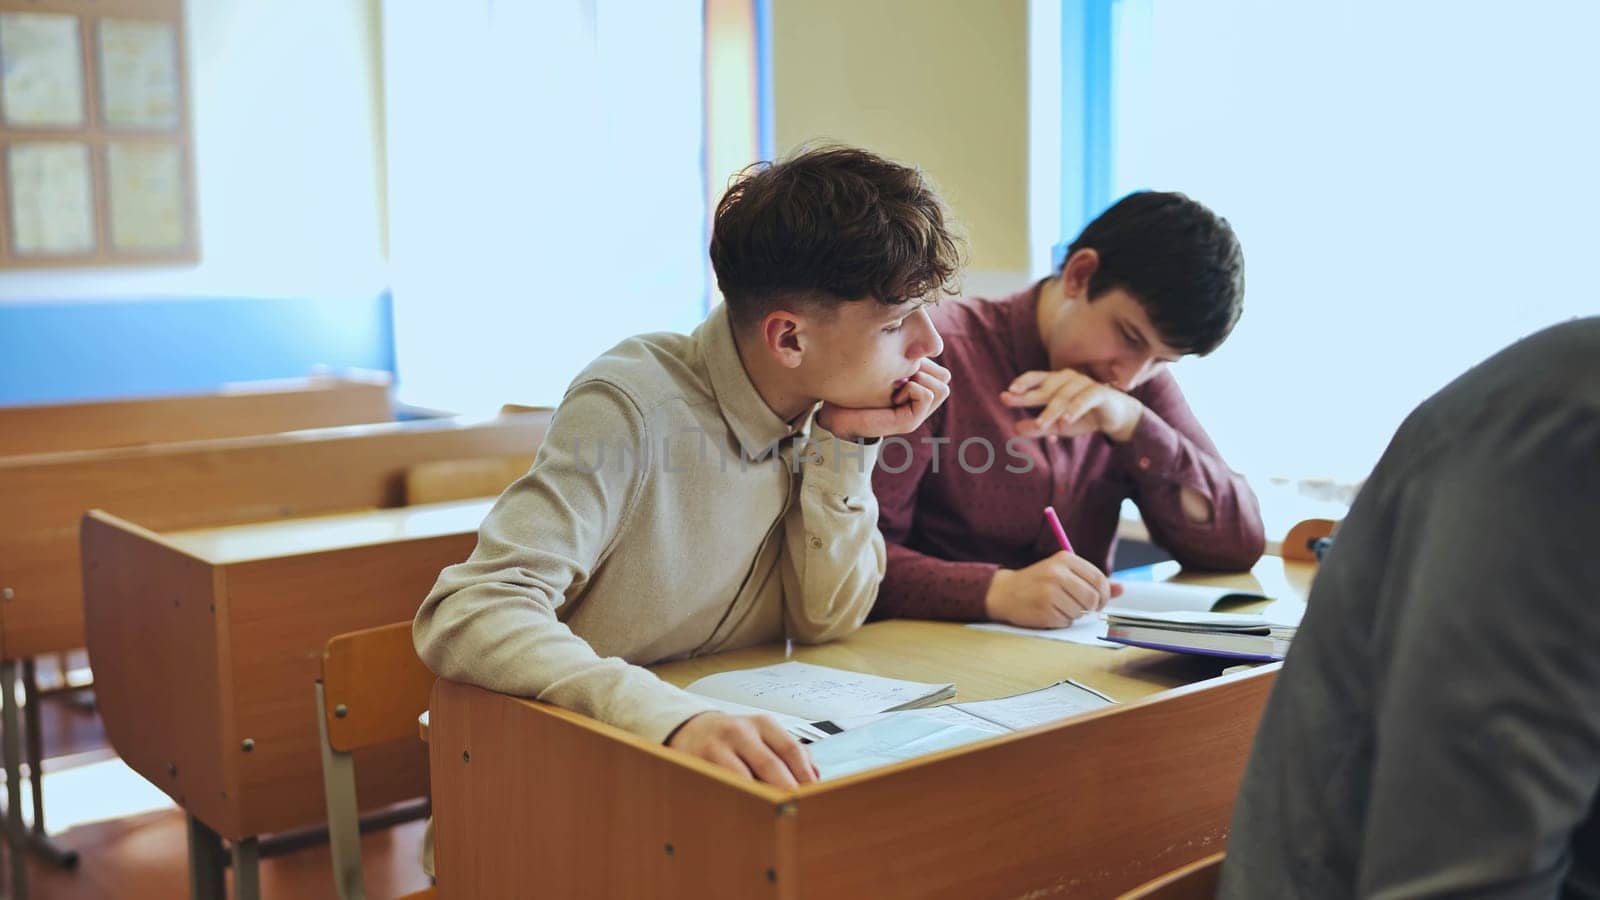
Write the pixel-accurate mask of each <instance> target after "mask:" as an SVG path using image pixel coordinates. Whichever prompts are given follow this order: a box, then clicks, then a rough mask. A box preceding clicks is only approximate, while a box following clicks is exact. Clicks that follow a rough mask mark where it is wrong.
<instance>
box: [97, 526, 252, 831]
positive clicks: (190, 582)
mask: <svg viewBox="0 0 1600 900" xmlns="http://www.w3.org/2000/svg"><path fill="white" fill-rule="evenodd" d="M83 560H84V564H83V596H84V606H85V625H86V634H87V638H88V646H89V662H90V664H91V665H92V666H93V667H94V674H95V698H96V704H97V706H98V708H99V713H100V718H101V720H102V721H103V722H104V723H105V729H106V737H107V738H108V739H109V740H110V741H111V746H112V747H113V748H115V749H116V751H117V754H118V755H119V756H121V757H122V759H123V761H124V762H126V763H127V764H128V765H129V767H131V768H132V769H133V770H134V771H135V772H138V773H139V774H140V775H143V776H144V777H145V778H146V779H148V780H149V781H150V782H151V783H152V784H154V785H155V786H156V787H159V788H160V789H161V790H163V791H165V792H166V793H167V794H168V795H169V796H171V797H172V799H173V800H174V801H175V802H177V804H178V805H179V806H182V807H184V808H186V809H188V810H189V811H190V812H192V813H194V814H195V815H196V816H197V817H198V818H199V819H200V820H201V821H203V822H205V823H206V824H207V825H210V826H211V827H212V828H214V829H216V830H217V831H219V832H222V833H223V834H226V835H231V834H233V833H234V828H233V824H234V821H235V818H236V803H237V800H238V791H237V789H236V788H235V785H234V773H233V771H232V770H231V769H230V768H229V766H228V765H227V757H225V756H224V755H223V754H222V752H221V748H222V746H223V744H224V743H225V742H226V740H227V737H228V735H227V733H226V730H227V723H226V722H225V721H224V719H223V715H222V702H221V686H220V682H219V678H218V672H219V669H218V658H217V641H216V620H215V617H216V613H215V611H214V606H215V602H216V598H217V596H218V595H219V594H220V593H221V591H222V586H221V583H220V582H221V575H220V573H219V572H217V570H215V569H213V568H212V567H211V566H208V565H206V564H205V563H204V562H202V561H201V560H197V559H195V558H193V557H190V556H186V555H184V554H183V553H181V552H179V551H177V550H176V549H174V548H172V547H169V546H167V545H165V544H163V543H161V541H160V539H159V538H158V537H157V536H155V535H153V534H151V533H149V532H146V531H144V530H143V529H140V528H138V527H137V526H133V525H130V524H129V523H126V522H122V521H120V520H118V519H116V518H115V517H112V516H108V515H105V514H104V513H99V512H96V513H91V514H90V515H89V516H87V517H85V518H84V521H83Z"/></svg>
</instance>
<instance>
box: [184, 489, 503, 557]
mask: <svg viewBox="0 0 1600 900" xmlns="http://www.w3.org/2000/svg"><path fill="white" fill-rule="evenodd" d="M493 505H494V498H492V497H491V498H478V499H473V500H456V501H451V502H449V503H426V504H420V505H417V506H401V507H396V508H394V509H369V510H361V511H356V512H346V513H339V514H336V515H328V516H309V517H305V518H297V519H280V520H278V521H269V522H250V523H247V524H243V525H228V526H224V527H221V528H197V529H193V530H190V531H169V532H166V533H164V534H162V538H163V539H165V540H166V541H167V543H169V544H171V545H173V546H174V547H177V548H178V549H179V550H182V551H183V552H185V553H188V554H190V555H192V556H197V557H200V558H201V559H204V560H206V561H207V562H210V563H213V564H216V565H222V564H227V563H238V562H246V561H249V560H255V559H271V558H274V557H282V556H298V555H301V554H307V553H318V552H322V551H326V550H339V549H344V548H348V547H363V546H367V545H371V544H385V543H390V542H393V541H406V540H416V539H419V538H431V537H440V536H444V535H451V534H462V533H466V532H476V531H477V530H478V526H479V525H480V524H481V523H482V522H483V517H484V516H486V515H488V513H489V507H491V506H493Z"/></svg>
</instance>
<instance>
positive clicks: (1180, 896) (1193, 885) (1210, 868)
mask: <svg viewBox="0 0 1600 900" xmlns="http://www.w3.org/2000/svg"><path fill="white" fill-rule="evenodd" d="M1223 855H1224V854H1222V853H1213V854H1212V855H1210V856H1207V857H1205V858H1204V859H1197V860H1195V861H1194V862H1192V863H1189V864H1188V865H1186V866H1182V867H1180V868H1177V869H1173V870H1172V871H1171V872H1168V873H1167V874H1165V875H1162V876H1161V877H1160V878H1153V879H1151V880H1150V881H1147V882H1145V883H1144V884H1142V885H1140V886H1138V887H1136V888H1134V889H1133V890H1131V891H1129V892H1127V893H1126V894H1123V895H1122V896H1121V897H1120V898H1118V900H1214V898H1215V897H1216V896H1217V886H1218V884H1219V883H1220V882H1221V880H1222V858H1223Z"/></svg>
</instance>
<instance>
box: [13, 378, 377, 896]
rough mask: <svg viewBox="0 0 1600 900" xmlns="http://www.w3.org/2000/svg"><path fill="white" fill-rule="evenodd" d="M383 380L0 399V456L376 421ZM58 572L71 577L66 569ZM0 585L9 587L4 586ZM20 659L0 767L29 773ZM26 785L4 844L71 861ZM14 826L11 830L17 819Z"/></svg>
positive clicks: (26, 678)
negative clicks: (26, 817) (25, 799)
mask: <svg viewBox="0 0 1600 900" xmlns="http://www.w3.org/2000/svg"><path fill="white" fill-rule="evenodd" d="M389 382H390V379H389V375H388V373H387V372H365V371H352V372H349V373H345V374H341V375H337V376H328V375H316V376H311V377H309V378H289V379H275V380H263V381H244V382H236V383H232V384H226V385H222V386H221V387H219V388H218V389H216V390H215V391H211V392H207V393H198V394H184V395H175V396H157V397H137V398H125V399H117V400H99V401H86V402H72V403H53V404H28V405H22V406H0V456H20V455H26V454H36V453H57V452H63V451H72V450H97V449H104V448H110V447H128V446H138V445H145V444H157V443H175V442H181V441H194V440H207V439H212V438H225V437H238V436H243V435H251V434H270V433H273V432H279V431H294V430H301V429H307V428H327V427H333V426H340V425H356V424H364V423H374V422H386V421H389V420H391V419H392V418H393V414H392V410H391V407H390V402H389V386H390V385H389ZM13 518H14V517H13V516H8V517H7V519H8V520H10V519H13ZM0 527H4V526H0ZM68 574H69V575H70V576H73V577H74V578H75V577H76V572H69V573H68ZM4 587H5V588H7V589H9V592H10V593H11V594H13V595H14V594H15V587H14V586H13V585H10V584H5V585H4ZM21 663H22V665H21V676H22V684H23V692H24V696H25V697H26V702H25V703H24V706H23V710H22V711H23V712H24V713H25V715H24V716H23V722H22V723H21V724H22V725H23V726H24V727H21V728H19V727H17V722H16V715H15V714H16V712H17V709H16V704H15V703H14V702H9V703H6V704H5V715H6V716H8V717H9V718H8V719H7V722H8V724H7V725H5V726H4V727H5V730H6V731H7V732H8V733H18V732H20V739H19V740H18V741H17V742H15V743H16V744H17V745H20V749H15V748H14V749H8V750H6V751H5V752H6V753H7V754H9V755H8V757H7V763H8V769H7V770H8V771H15V766H9V763H10V762H11V760H12V759H15V758H17V756H18V755H19V754H21V755H25V756H26V759H27V763H28V770H29V771H30V772H37V771H39V769H40V766H41V764H42V762H43V755H44V753H43V741H42V739H41V736H40V734H39V697H40V691H39V685H38V679H37V677H36V673H35V668H34V661H33V659H32V657H28V658H25V659H23V660H21ZM63 674H65V673H64V672H63ZM6 746H7V747H12V746H13V745H10V744H8V745H6ZM31 793H32V795H33V796H32V799H33V823H32V826H31V827H30V828H29V829H28V831H27V833H26V834H11V835H10V837H11V840H12V844H13V846H15V847H21V846H26V847H27V849H28V850H30V851H32V852H34V853H35V854H37V855H39V856H40V857H41V858H43V859H45V860H47V861H48V862H50V863H52V864H54V865H56V866H59V867H63V868H70V867H72V866H73V865H75V864H76V863H77V853H76V852H75V851H72V850H68V849H66V848H62V847H59V846H57V845H56V844H55V843H54V842H53V841H52V840H51V839H50V837H49V835H48V834H47V832H46V830H45V816H44V793H43V791H41V790H39V789H38V785H37V784H35V785H34V790H33V791H32V792H31ZM17 821H18V822H19V823H20V820H17ZM16 827H19V828H20V824H18V825H17V826H16ZM26 880H27V878H26V872H25V871H23V870H21V869H15V870H13V873H12V878H11V879H10V880H9V881H8V882H7V883H9V884H10V885H11V886H12V891H13V894H14V896H16V897H19V898H21V897H26V896H27V884H26Z"/></svg>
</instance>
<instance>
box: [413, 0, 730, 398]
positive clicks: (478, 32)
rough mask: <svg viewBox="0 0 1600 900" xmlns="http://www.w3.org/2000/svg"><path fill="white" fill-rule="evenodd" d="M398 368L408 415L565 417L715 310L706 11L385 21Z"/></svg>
mask: <svg viewBox="0 0 1600 900" xmlns="http://www.w3.org/2000/svg"><path fill="white" fill-rule="evenodd" d="M384 30H385V40H384V50H385V57H386V58H385V76H386V77H385V92H386V95H387V116H388V121H387V129H388V139H387V147H388V150H389V156H388V171H389V185H390V223H391V224H390V260H391V271H392V277H393V282H394V308H395V346H396V357H397V359H396V362H397V366H398V369H399V380H400V389H401V395H402V397H403V398H404V399H405V400H407V401H408V402H412V403H417V404H421V405H427V406H440V407H444V408H448V409H457V410H471V411H478V410H490V409H493V408H495V407H498V406H499V404H501V403H505V402H518V403H530V404H536V403H543V404H554V403H555V402H557V401H559V400H560V398H561V395H562V393H563V392H564V390H565V388H566V386H567V384H568V383H570V381H571V380H572V378H573V377H574V376H575V375H577V373H578V372H579V371H581V370H582V368H583V367H584V366H586V365H587V364H588V363H589V362H590V361H591V360H592V359H593V358H594V357H596V356H598V355H599V354H600V353H602V352H604V351H605V349H606V348H608V347H610V346H612V345H614V344H616V343H617V342H618V341H620V340H622V339H623V338H625V337H628V336H629V335H632V334H635V333H639V332H646V331H660V330H671V331H688V330H691V329H692V328H693V327H694V326H695V325H696V324H697V323H698V322H699V321H700V319H701V318H702V317H703V315H704V310H705V298H706V287H707V285H706V270H705V241H704V228H705V215H706V209H705V199H704V192H705V191H704V185H705V175H704V155H703V141H704V105H703V99H702V98H703V91H704V84H703V78H702V72H703V69H702V41H703V33H704V23H703V19H702V11H701V8H700V5H699V4H682V3H660V4H656V3H644V4H641V3H630V2H625V0H551V2H541V3H505V2H499V3H496V2H492V0H470V2H462V3H451V4H445V5H440V4H418V3H387V4H385V8H384Z"/></svg>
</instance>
